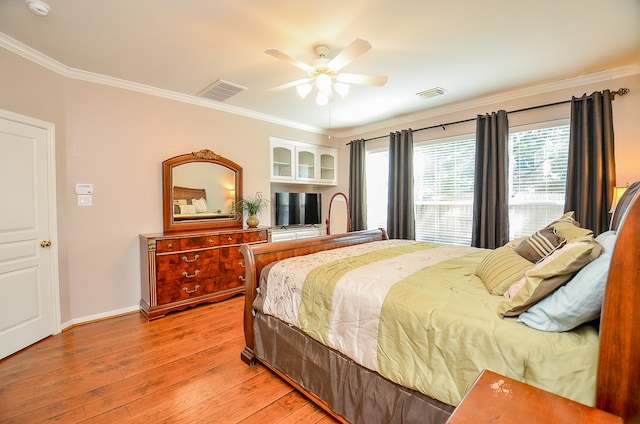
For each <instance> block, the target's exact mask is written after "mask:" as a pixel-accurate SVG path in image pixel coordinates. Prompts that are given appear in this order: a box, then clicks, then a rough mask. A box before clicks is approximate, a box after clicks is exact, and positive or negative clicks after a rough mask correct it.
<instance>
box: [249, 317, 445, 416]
mask: <svg viewBox="0 0 640 424" xmlns="http://www.w3.org/2000/svg"><path fill="white" fill-rule="evenodd" d="M253 329H254V336H255V350H254V353H255V355H256V357H257V358H258V359H259V360H260V361H261V362H263V363H266V364H267V365H268V366H270V367H273V368H275V369H277V370H278V371H280V372H281V373H284V374H286V375H288V376H289V377H291V378H292V379H293V380H295V381H297V382H298V384H299V385H300V386H301V387H303V388H304V389H306V390H307V391H309V392H312V393H315V394H316V395H317V396H318V397H320V398H321V399H323V400H325V401H326V402H327V404H328V405H329V406H330V407H331V409H332V410H333V412H335V413H337V414H338V415H340V416H342V417H344V418H345V419H346V420H347V421H349V422H350V423H354V424H356V423H367V424H370V423H371V424H372V423H380V424H386V423H407V424H409V423H429V424H443V423H445V422H446V421H447V419H448V418H449V416H450V415H451V413H452V412H453V409H454V407H453V406H451V405H447V404H445V403H442V402H440V401H437V400H435V399H433V398H430V397H428V396H426V395H424V394H422V393H419V392H417V391H414V390H410V389H407V388H405V387H402V386H399V385H397V384H395V383H393V382H391V381H389V380H387V379H385V378H384V377H382V376H381V375H380V374H378V373H376V372H374V371H371V370H368V369H366V368H364V367H362V366H360V365H358V364H356V363H355V362H353V361H352V360H350V359H349V358H347V357H345V356H344V355H342V354H341V353H339V352H337V351H335V350H333V349H330V348H328V347H326V346H324V345H322V344H321V343H319V342H317V341H316V340H314V339H312V338H310V337H308V336H306V335H305V334H304V333H302V332H301V331H300V330H298V329H297V328H295V327H291V326H289V325H288V324H286V323H285V322H283V321H281V320H279V319H277V318H274V317H272V316H270V315H265V314H261V313H257V314H256V316H255V318H254V322H253Z"/></svg>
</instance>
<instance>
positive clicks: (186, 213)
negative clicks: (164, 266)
mask: <svg viewBox="0 0 640 424" xmlns="http://www.w3.org/2000/svg"><path fill="white" fill-rule="evenodd" d="M241 198H242V167H241V166H239V165H238V164H237V163H235V162H233V161H231V160H229V159H226V158H224V157H222V156H220V155H218V154H216V153H214V152H212V151H211V150H207V149H205V150H200V151H197V152H193V153H188V154H185V155H180V156H175V157H173V158H171V159H167V160H165V161H164V162H162V212H163V221H164V231H165V233H172V232H177V231H205V230H215V229H221V228H242V213H238V212H236V211H235V210H234V205H235V204H236V203H237V201H238V199H241Z"/></svg>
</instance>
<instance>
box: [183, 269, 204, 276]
mask: <svg viewBox="0 0 640 424" xmlns="http://www.w3.org/2000/svg"><path fill="white" fill-rule="evenodd" d="M199 273H200V270H199V269H196V270H195V272H194V273H193V274H191V275H189V273H187V271H185V272H183V273H182V275H184V276H185V277H187V278H193V277H195V276H196V275H198V274H199Z"/></svg>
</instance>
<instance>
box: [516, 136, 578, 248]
mask: <svg viewBox="0 0 640 424" xmlns="http://www.w3.org/2000/svg"><path fill="white" fill-rule="evenodd" d="M508 148H509V238H510V239H514V238H518V237H525V236H529V235H531V234H532V233H534V232H536V231H537V230H539V229H540V228H543V227H544V226H546V225H547V224H549V223H550V222H552V221H553V220H555V219H557V218H559V217H560V216H561V215H562V213H563V211H564V197H565V185H566V180H567V163H568V151H569V125H560V126H553V127H547V128H539V129H533V130H527V131H519V132H511V133H510V134H509V146H508Z"/></svg>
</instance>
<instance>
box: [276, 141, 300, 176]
mask: <svg viewBox="0 0 640 424" xmlns="http://www.w3.org/2000/svg"><path fill="white" fill-rule="evenodd" d="M271 179H272V180H283V181H287V180H293V179H294V175H293V147H292V146H287V145H278V144H276V143H272V145H271Z"/></svg>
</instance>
